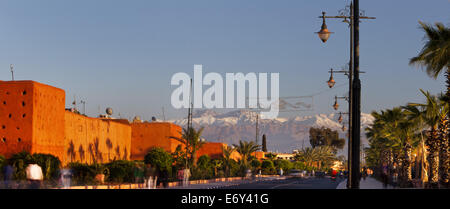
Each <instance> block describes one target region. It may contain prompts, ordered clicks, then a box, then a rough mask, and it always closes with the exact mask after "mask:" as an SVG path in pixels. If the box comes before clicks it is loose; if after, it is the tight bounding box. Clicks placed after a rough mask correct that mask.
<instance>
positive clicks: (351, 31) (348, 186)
mask: <svg viewBox="0 0 450 209" xmlns="http://www.w3.org/2000/svg"><path fill="white" fill-rule="evenodd" d="M348 71H349V76H348V84H349V87H348V89H349V93H348V97H349V100H348V101H349V102H348V142H347V149H348V153H347V168H348V179H347V188H351V175H350V174H351V170H352V169H351V167H352V166H351V164H350V163H351V160H350V159H352V149H351V145H352V116H353V114H352V109H353V108H352V104H353V102H352V101H353V89H352V86H353V3H350V61H349V63H348Z"/></svg>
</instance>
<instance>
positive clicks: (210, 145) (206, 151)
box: [197, 142, 241, 161]
mask: <svg viewBox="0 0 450 209" xmlns="http://www.w3.org/2000/svg"><path fill="white" fill-rule="evenodd" d="M226 147H228V145H227V144H225V143H220V142H206V143H205V144H204V145H203V146H202V147H201V148H200V149H199V150H198V151H197V158H199V157H200V156H202V155H208V156H209V157H210V158H212V159H220V158H222V156H223V148H226ZM230 158H231V159H233V160H236V161H238V160H239V159H241V154H239V152H237V151H236V150H234V151H233V152H232V153H231V156H230Z"/></svg>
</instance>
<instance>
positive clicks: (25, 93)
mask: <svg viewBox="0 0 450 209" xmlns="http://www.w3.org/2000/svg"><path fill="white" fill-rule="evenodd" d="M64 104H65V93H64V90H62V89H59V88H56V87H52V86H49V85H45V84H41V83H38V82H35V81H0V126H1V127H0V154H2V155H4V156H5V157H7V158H8V157H11V155H12V154H15V153H17V152H21V151H28V152H31V153H46V154H52V155H56V156H58V157H60V160H61V161H62V160H63V159H62V158H61V157H63V152H64Z"/></svg>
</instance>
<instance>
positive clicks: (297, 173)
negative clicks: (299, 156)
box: [289, 169, 304, 178]
mask: <svg viewBox="0 0 450 209" xmlns="http://www.w3.org/2000/svg"><path fill="white" fill-rule="evenodd" d="M289 176H292V177H299V178H302V177H304V172H303V171H302V170H298V169H292V170H290V171H289Z"/></svg>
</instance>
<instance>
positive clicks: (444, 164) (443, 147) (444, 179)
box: [439, 118, 450, 186]
mask: <svg viewBox="0 0 450 209" xmlns="http://www.w3.org/2000/svg"><path fill="white" fill-rule="evenodd" d="M448 128H449V127H448V118H442V120H441V122H440V123H439V138H440V146H439V177H440V179H439V182H440V184H441V185H442V186H449V179H450V175H449V167H450V165H449V163H450V159H449V140H448Z"/></svg>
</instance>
